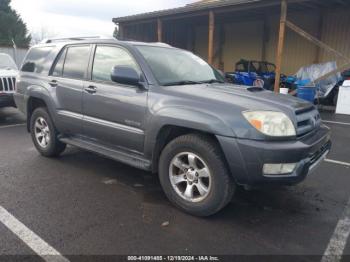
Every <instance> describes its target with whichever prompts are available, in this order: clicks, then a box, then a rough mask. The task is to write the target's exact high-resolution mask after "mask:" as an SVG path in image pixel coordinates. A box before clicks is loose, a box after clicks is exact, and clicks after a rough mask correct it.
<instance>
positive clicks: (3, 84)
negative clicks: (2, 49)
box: [0, 53, 18, 107]
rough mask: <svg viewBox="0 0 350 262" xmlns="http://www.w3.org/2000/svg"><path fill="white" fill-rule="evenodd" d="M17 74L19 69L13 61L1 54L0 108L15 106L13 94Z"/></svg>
mask: <svg viewBox="0 0 350 262" xmlns="http://www.w3.org/2000/svg"><path fill="white" fill-rule="evenodd" d="M17 74H18V68H17V65H16V63H15V62H14V61H13V59H12V58H11V57H10V56H9V55H7V54H3V53H0V107H8V106H15V103H14V100H13V94H14V92H15V85H16V77H17Z"/></svg>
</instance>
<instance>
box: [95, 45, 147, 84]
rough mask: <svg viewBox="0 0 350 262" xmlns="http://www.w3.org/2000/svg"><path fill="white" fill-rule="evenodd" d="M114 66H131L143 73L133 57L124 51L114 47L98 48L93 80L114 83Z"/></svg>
mask: <svg viewBox="0 0 350 262" xmlns="http://www.w3.org/2000/svg"><path fill="white" fill-rule="evenodd" d="M114 66H129V67H132V68H134V69H135V70H136V71H137V72H138V73H141V71H140V69H139V66H138V65H137V64H136V62H135V60H134V59H133V57H132V56H131V55H130V54H129V53H128V52H127V51H125V50H124V49H122V48H119V47H113V46H97V48H96V53H95V59H94V65H93V70H92V80H94V81H105V82H112V80H111V72H112V69H113V67H114Z"/></svg>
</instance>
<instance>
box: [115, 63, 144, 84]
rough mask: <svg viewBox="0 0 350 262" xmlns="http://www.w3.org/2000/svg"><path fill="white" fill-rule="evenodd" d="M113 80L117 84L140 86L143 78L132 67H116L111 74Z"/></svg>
mask: <svg viewBox="0 0 350 262" xmlns="http://www.w3.org/2000/svg"><path fill="white" fill-rule="evenodd" d="M111 79H112V81H113V82H116V83H120V84H125V85H133V86H139V85H140V79H141V77H140V75H139V74H138V73H137V72H136V70H135V69H133V68H132V67H129V66H115V67H113V69H112V72H111Z"/></svg>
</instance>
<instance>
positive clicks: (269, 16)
mask: <svg viewBox="0 0 350 262" xmlns="http://www.w3.org/2000/svg"><path fill="white" fill-rule="evenodd" d="M281 2H282V3H285V5H286V6H285V7H286V8H285V11H287V7H288V15H287V19H288V21H290V23H289V22H287V21H286V20H285V19H283V14H282V12H283V8H282V11H281ZM282 7H283V4H282ZM349 10H350V1H348V0H288V1H287V0H204V1H199V2H196V3H194V4H189V5H186V6H184V7H180V8H174V9H168V10H161V11H155V12H150V13H144V14H136V15H132V16H126V17H118V18H114V19H113V22H114V23H115V24H117V25H118V26H119V37H120V38H125V39H133V40H139V41H146V42H154V41H159V42H166V43H168V44H171V45H173V46H176V47H180V48H184V49H188V50H190V51H193V52H194V53H196V54H198V55H200V56H201V57H203V58H204V59H206V60H207V61H208V62H209V63H212V64H213V65H214V66H216V67H218V68H220V69H222V70H224V71H232V70H233V67H234V64H235V63H236V62H237V61H239V60H240V59H241V58H244V59H254V60H266V61H269V62H275V61H276V55H277V47H278V46H280V47H281V46H282V47H284V48H283V52H282V54H283V55H282V57H283V59H282V63H281V71H282V72H283V73H286V74H292V73H295V72H296V71H297V70H298V69H299V68H300V67H301V66H304V65H308V64H312V63H317V62H322V61H329V60H337V61H338V63H340V64H342V63H343V62H344V61H349V60H348V59H347V58H348V57H350V44H349V43H350V15H349V13H350V12H349ZM286 13H287V12H286ZM281 14H282V16H281ZM286 25H287V28H286V27H285V26H286ZM293 25H294V28H295V27H296V29H298V30H299V31H295V30H296V29H293ZM288 26H290V27H288ZM281 28H283V29H284V30H285V34H282V35H283V38H282V39H281V36H282V35H281V34H280V29H281ZM285 28H286V29H285ZM288 28H289V29H293V30H294V31H293V30H289V29H288ZM301 29H303V30H304V31H305V32H307V33H309V35H308V36H311V37H314V38H315V39H319V40H320V42H322V43H323V44H324V45H326V47H331V49H327V48H323V47H324V46H323V45H321V44H315V42H314V41H310V39H308V38H305V36H304V35H303V34H301V33H300V30H301ZM282 33H283V31H282ZM281 40H282V41H281ZM278 43H280V45H278ZM332 50H333V51H334V52H332ZM280 51H282V49H281V50H280ZM335 51H336V52H335ZM337 52H338V55H337ZM339 53H340V54H342V55H339ZM277 58H278V56H277ZM277 60H278V59H277ZM277 62H278V61H277Z"/></svg>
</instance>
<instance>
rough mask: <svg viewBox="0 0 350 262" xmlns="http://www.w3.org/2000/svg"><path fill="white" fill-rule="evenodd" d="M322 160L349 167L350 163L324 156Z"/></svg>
mask: <svg viewBox="0 0 350 262" xmlns="http://www.w3.org/2000/svg"><path fill="white" fill-rule="evenodd" d="M324 161H325V162H328V163H333V164H337V165H342V166H348V167H350V163H347V162H342V161H338V160H333V159H328V158H326V159H325V160H324Z"/></svg>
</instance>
